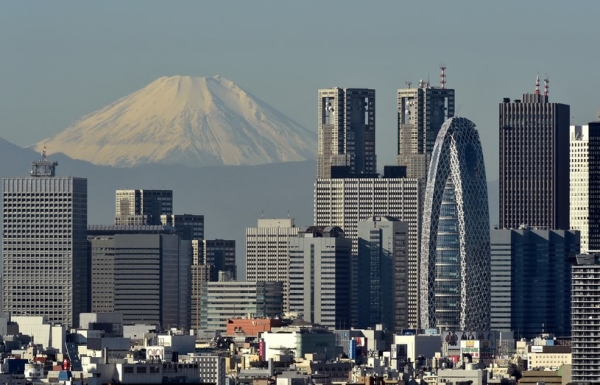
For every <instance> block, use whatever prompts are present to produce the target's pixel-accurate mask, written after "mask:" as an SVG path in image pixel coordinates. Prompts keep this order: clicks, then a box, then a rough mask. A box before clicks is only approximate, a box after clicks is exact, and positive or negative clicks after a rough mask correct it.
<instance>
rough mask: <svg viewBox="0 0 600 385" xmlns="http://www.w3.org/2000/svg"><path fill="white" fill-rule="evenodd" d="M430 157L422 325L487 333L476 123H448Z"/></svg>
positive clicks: (483, 193) (486, 260) (486, 250)
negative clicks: (485, 331)
mask: <svg viewBox="0 0 600 385" xmlns="http://www.w3.org/2000/svg"><path fill="white" fill-rule="evenodd" d="M431 159H432V160H431V165H430V168H429V174H428V177H427V187H426V191H425V202H424V207H423V230H422V232H421V271H420V290H421V292H420V295H421V304H420V306H421V308H420V310H421V315H420V316H421V327H423V328H431V327H434V328H435V327H443V328H447V329H460V330H489V327H490V318H489V317H490V228H489V226H490V220H489V207H488V195H487V182H486V174H485V165H484V161H483V152H482V150H481V143H480V141H479V133H478V132H477V130H476V129H475V124H473V122H471V121H470V120H468V119H465V118H458V117H454V118H450V119H448V120H447V121H446V122H445V123H444V124H443V125H442V128H441V130H440V132H439V133H438V137H437V139H436V142H435V145H434V148H433V153H432V156H431Z"/></svg>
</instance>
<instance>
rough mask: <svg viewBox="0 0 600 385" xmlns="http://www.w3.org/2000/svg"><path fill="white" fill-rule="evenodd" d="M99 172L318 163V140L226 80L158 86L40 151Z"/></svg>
mask: <svg viewBox="0 0 600 385" xmlns="http://www.w3.org/2000/svg"><path fill="white" fill-rule="evenodd" d="M33 147H34V149H36V150H37V151H41V150H42V149H43V147H47V148H48V150H49V151H50V152H52V153H57V152H62V153H64V154H66V155H67V156H69V157H70V158H73V159H80V160H85V161H88V162H91V163H94V164H97V165H107V166H114V167H130V166H137V165H143V164H153V163H161V164H181V165H185V166H190V167H204V166H219V165H259V164H267V163H280V162H294V161H304V160H312V159H314V158H315V153H316V147H317V146H316V132H314V133H313V132H312V131H309V130H307V129H306V128H304V127H302V126H301V125H300V124H298V123H296V122H295V121H293V120H292V119H290V118H289V117H287V116H285V115H284V114H282V113H281V112H279V111H277V110H276V109H275V108H273V107H271V106H270V105H269V104H267V103H266V102H264V101H262V100H260V99H259V98H257V97H256V96H254V95H252V94H250V93H249V92H246V91H245V90H243V89H242V88H240V87H239V86H237V85H236V84H235V83H233V82H232V81H230V80H227V79H225V78H223V77H221V76H218V75H217V76H214V77H189V76H172V77H162V78H159V79H157V80H155V81H153V82H152V83H150V84H149V85H147V86H146V87H144V88H142V89H140V90H138V91H136V92H134V93H132V94H130V95H128V96H125V97H123V98H121V99H119V100H117V101H116V102H114V103H112V104H110V105H108V106H106V107H104V108H101V109H100V110H97V111H95V112H93V113H91V114H89V115H87V116H84V117H83V118H81V119H80V120H79V121H77V122H75V123H74V124H72V125H71V126H69V127H67V128H66V129H65V130H63V131H61V132H60V133H58V134H57V135H55V136H53V137H50V138H48V139H45V140H43V141H41V142H39V143H37V144H35V145H34V146H33Z"/></svg>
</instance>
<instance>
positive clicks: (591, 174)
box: [569, 122, 600, 253]
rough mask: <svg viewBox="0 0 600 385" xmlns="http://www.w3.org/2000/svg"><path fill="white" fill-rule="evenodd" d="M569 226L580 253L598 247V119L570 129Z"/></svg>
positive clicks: (599, 183) (599, 132)
mask: <svg viewBox="0 0 600 385" xmlns="http://www.w3.org/2000/svg"><path fill="white" fill-rule="evenodd" d="M570 145H571V153H570V162H569V164H570V172H569V178H570V183H569V185H570V190H571V193H570V194H569V196H570V198H571V201H570V206H569V207H570V208H569V210H570V218H569V219H570V227H571V229H576V230H579V231H580V233H581V252H582V253H587V252H588V251H590V250H593V251H599V250H600V168H598V167H595V165H598V164H600V122H594V123H590V124H588V125H586V126H571V128H570Z"/></svg>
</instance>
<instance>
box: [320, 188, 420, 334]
mask: <svg viewBox="0 0 600 385" xmlns="http://www.w3.org/2000/svg"><path fill="white" fill-rule="evenodd" d="M421 190H422V188H421V181H420V180H418V179H408V178H348V179H337V178H327V179H317V181H316V182H315V204H314V209H315V213H314V222H315V225H317V226H339V227H341V228H342V229H343V230H344V233H345V234H346V238H351V239H352V266H351V268H352V269H351V274H352V286H351V290H352V306H351V314H350V316H351V322H352V323H353V325H356V324H357V322H358V303H357V298H358V286H357V280H358V278H359V272H358V271H357V268H358V223H359V222H360V221H364V220H366V219H368V218H370V217H373V216H391V217H396V218H398V220H400V221H402V222H406V223H408V309H406V310H405V311H407V312H408V325H406V327H411V328H416V327H418V297H419V296H418V268H419V239H420V238H419V237H420V229H421V227H420V225H421V211H420V208H421V204H420V202H421V196H420V194H421Z"/></svg>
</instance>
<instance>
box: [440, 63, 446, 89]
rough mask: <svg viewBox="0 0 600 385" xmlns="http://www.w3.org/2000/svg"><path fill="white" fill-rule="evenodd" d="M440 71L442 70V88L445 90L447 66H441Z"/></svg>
mask: <svg viewBox="0 0 600 385" xmlns="http://www.w3.org/2000/svg"><path fill="white" fill-rule="evenodd" d="M440 70H442V73H441V74H440V88H441V89H444V88H446V65H445V64H440Z"/></svg>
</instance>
